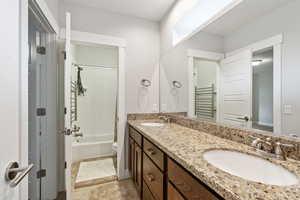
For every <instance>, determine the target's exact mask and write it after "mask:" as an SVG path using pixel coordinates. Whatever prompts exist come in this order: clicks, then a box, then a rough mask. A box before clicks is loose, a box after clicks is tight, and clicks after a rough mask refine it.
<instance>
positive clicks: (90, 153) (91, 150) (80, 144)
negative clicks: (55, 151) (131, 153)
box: [72, 134, 114, 162]
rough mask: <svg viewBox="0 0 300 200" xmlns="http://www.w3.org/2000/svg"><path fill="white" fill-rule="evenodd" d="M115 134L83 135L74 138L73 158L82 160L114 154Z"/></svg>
mask: <svg viewBox="0 0 300 200" xmlns="http://www.w3.org/2000/svg"><path fill="white" fill-rule="evenodd" d="M112 145H113V134H105V135H95V136H94V135H84V136H83V137H80V138H79V137H78V138H75V137H74V138H73V143H72V157H73V158H72V160H73V162H77V161H80V160H85V159H90V158H99V157H106V156H113V154H114V153H113V149H112Z"/></svg>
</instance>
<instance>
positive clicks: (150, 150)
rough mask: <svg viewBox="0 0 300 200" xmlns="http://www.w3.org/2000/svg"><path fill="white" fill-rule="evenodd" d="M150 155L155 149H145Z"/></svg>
mask: <svg viewBox="0 0 300 200" xmlns="http://www.w3.org/2000/svg"><path fill="white" fill-rule="evenodd" d="M147 151H148V152H149V154H150V155H155V150H154V149H147Z"/></svg>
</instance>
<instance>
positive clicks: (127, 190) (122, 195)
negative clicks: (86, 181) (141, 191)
mask: <svg viewBox="0 0 300 200" xmlns="http://www.w3.org/2000/svg"><path fill="white" fill-rule="evenodd" d="M72 197H73V198H72V200H139V199H140V198H139V197H138V193H137V191H136V189H135V187H134V184H133V182H132V180H129V179H128V180H124V181H113V182H109V183H104V184H100V185H95V186H90V187H82V188H78V189H75V190H74V192H73V194H72Z"/></svg>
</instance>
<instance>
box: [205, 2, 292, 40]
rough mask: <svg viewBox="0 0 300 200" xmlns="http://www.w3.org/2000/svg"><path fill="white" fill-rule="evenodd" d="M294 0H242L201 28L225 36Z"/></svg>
mask: <svg viewBox="0 0 300 200" xmlns="http://www.w3.org/2000/svg"><path fill="white" fill-rule="evenodd" d="M291 1H294V0H243V1H242V2H241V3H240V4H239V5H237V6H236V7H234V8H233V9H232V10H230V11H229V12H227V13H226V14H224V15H223V16H222V17H221V18H219V19H217V20H216V21H214V22H212V23H211V24H209V25H208V26H207V27H205V28H204V29H203V31H205V32H208V33H213V34H216V35H220V36H227V35H229V34H231V33H232V32H234V31H235V30H237V29H238V28H240V27H241V26H243V25H244V24H247V23H251V21H253V20H259V17H262V16H264V15H266V14H268V13H270V12H272V11H273V10H274V9H276V8H279V7H281V6H284V5H285V4H287V3H289V2H291Z"/></svg>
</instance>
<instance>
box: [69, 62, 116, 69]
mask: <svg viewBox="0 0 300 200" xmlns="http://www.w3.org/2000/svg"><path fill="white" fill-rule="evenodd" d="M73 65H74V66H76V67H101V68H109V69H115V68H117V67H108V66H104V65H84V64H76V63H73Z"/></svg>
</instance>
